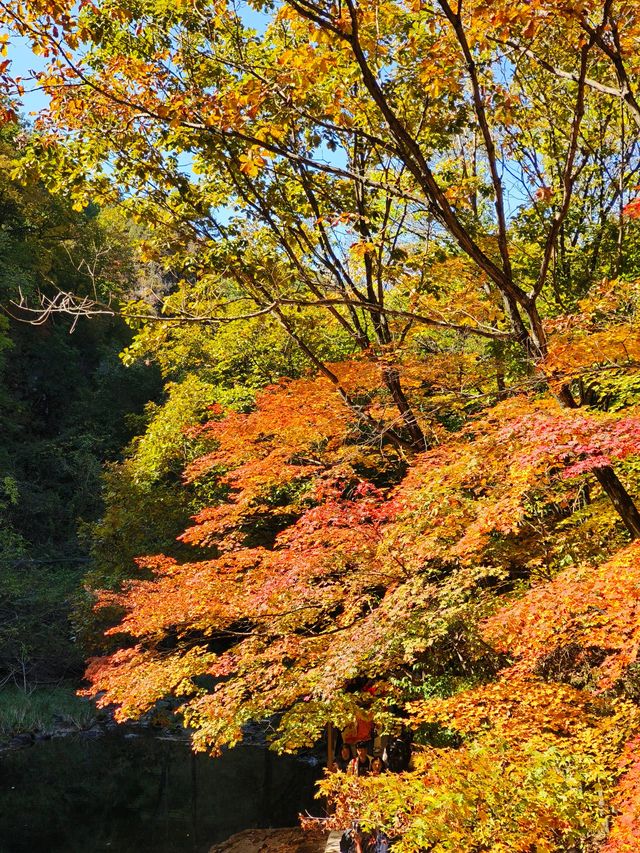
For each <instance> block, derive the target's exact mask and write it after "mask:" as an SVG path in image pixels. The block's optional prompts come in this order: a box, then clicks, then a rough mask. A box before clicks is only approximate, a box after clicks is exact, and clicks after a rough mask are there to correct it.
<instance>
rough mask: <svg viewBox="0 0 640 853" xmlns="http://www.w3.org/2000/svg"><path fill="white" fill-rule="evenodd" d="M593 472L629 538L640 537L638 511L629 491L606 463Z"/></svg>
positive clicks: (639, 515)
mask: <svg viewBox="0 0 640 853" xmlns="http://www.w3.org/2000/svg"><path fill="white" fill-rule="evenodd" d="M593 473H594V475H595V478H596V480H597V481H598V482H599V483H600V485H601V486H602V488H603V489H604V491H605V492H606V494H607V497H608V498H609V500H610V501H611V503H612V504H613V505H614V507H615V509H616V512H617V513H618V515H619V516H620V518H621V519H622V521H623V522H624V526H625V527H626V528H627V530H628V531H629V533H630V534H631V538H632V539H638V538H640V513H639V512H638V510H637V508H636V505H635V504H634V502H633V501H632V499H631V497H630V495H629V493H628V492H627V490H626V489H625V487H624V486H623V485H622V483H621V482H620V480H619V479H618V476H617V474H616V472H615V471H614V470H613V468H611V467H610V466H609V465H607V467H606V468H594V469H593Z"/></svg>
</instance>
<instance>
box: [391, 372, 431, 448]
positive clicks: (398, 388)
mask: <svg viewBox="0 0 640 853" xmlns="http://www.w3.org/2000/svg"><path fill="white" fill-rule="evenodd" d="M382 376H383V378H384V383H385V385H386V386H387V388H388V389H389V392H390V393H391V396H392V398H393V402H394V403H395V404H396V408H397V409H398V411H399V412H400V417H401V418H402V425H403V426H404V428H405V430H406V431H407V433H408V435H409V438H410V440H411V445H412V447H413V448H414V450H416V451H418V452H420V451H421V450H426V449H427V442H426V439H425V437H424V433H423V432H422V430H421V429H420V424H419V423H418V421H417V420H416V416H415V414H414V412H413V409H412V408H411V404H410V403H409V401H408V400H407V398H406V396H405V393H404V391H403V390H402V385H401V384H400V374H399V373H398V371H397V370H396V368H395V367H385V368H383V371H382Z"/></svg>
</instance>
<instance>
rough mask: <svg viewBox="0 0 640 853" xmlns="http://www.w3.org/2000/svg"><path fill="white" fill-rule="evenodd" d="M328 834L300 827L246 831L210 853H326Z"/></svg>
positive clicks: (214, 848)
mask: <svg viewBox="0 0 640 853" xmlns="http://www.w3.org/2000/svg"><path fill="white" fill-rule="evenodd" d="M327 837H328V833H326V832H319V831H318V832H310V831H305V830H303V829H300V827H289V828H286V829H245V830H243V831H242V832H238V833H236V835H232V836H231V838H228V839H227V840H226V841H223V842H222V843H221V844H215V845H214V846H213V847H211V849H210V850H209V853H324V849H325V846H326V843H327Z"/></svg>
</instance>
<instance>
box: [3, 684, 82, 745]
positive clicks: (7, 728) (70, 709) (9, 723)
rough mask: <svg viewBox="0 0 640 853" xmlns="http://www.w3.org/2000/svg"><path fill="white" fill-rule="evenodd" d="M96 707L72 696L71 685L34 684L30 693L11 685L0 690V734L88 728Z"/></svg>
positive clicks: (4, 736) (6, 735)
mask: <svg viewBox="0 0 640 853" xmlns="http://www.w3.org/2000/svg"><path fill="white" fill-rule="evenodd" d="M95 718H96V709H95V707H94V706H93V705H92V704H91V702H89V700H88V699H82V698H81V697H80V696H76V694H75V691H74V690H73V688H72V687H66V686H64V685H62V686H58V687H38V688H36V689H34V690H32V691H30V692H25V691H24V690H20V689H19V688H18V687H15V686H13V685H11V686H9V685H7V686H5V687H3V688H2V689H0V737H3V738H7V737H12V736H13V735H17V734H25V733H29V732H33V733H36V732H40V733H45V732H54V731H55V730H56V729H59V728H68V727H74V728H77V729H78V730H81V729H85V728H88V727H89V726H90V725H91V724H92V723H93V721H94V720H95Z"/></svg>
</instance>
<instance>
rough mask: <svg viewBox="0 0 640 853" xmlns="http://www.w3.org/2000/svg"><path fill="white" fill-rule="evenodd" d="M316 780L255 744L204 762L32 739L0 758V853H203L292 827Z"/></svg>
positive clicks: (115, 746) (145, 746)
mask: <svg viewBox="0 0 640 853" xmlns="http://www.w3.org/2000/svg"><path fill="white" fill-rule="evenodd" d="M319 773H320V770H319V768H318V767H314V766H312V765H310V764H309V763H305V762H302V761H300V760H297V759H295V758H292V757H289V756H282V757H280V756H276V755H274V754H272V753H270V752H269V751H268V750H266V749H263V748H261V747H256V746H245V747H237V748H236V749H234V750H231V751H230V752H228V753H226V754H225V755H223V756H222V757H221V758H217V759H211V758H207V757H206V756H203V755H197V756H194V755H193V754H192V753H191V752H190V750H189V747H188V745H187V744H186V743H184V742H181V741H171V740H161V739H159V738H156V737H152V736H150V735H144V736H138V737H133V736H131V735H130V734H129V735H128V736H127V735H126V734H123V733H122V732H119V731H116V732H113V733H108V734H105V735H104V736H103V737H100V738H85V737H81V736H78V737H65V738H58V739H54V740H50V741H42V742H39V743H37V744H36V745H35V746H33V747H31V748H28V749H21V750H16V751H12V752H7V753H4V754H3V755H2V756H0V853H103V851H104V853H151V851H153V853H204V851H207V850H208V849H209V847H210V846H211V845H212V844H215V843H216V842H218V841H222V840H224V839H225V838H227V837H228V836H230V835H232V834H233V833H234V832H238V831H240V830H242V829H248V828H251V827H257V826H262V827H269V826H273V827H278V826H294V825H295V824H296V822H297V815H298V813H299V812H300V811H302V810H305V809H313V808H314V801H313V783H314V781H315V779H317V777H318V776H319ZM317 808H318V807H317V805H315V809H316V810H317Z"/></svg>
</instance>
